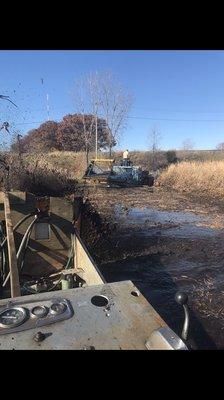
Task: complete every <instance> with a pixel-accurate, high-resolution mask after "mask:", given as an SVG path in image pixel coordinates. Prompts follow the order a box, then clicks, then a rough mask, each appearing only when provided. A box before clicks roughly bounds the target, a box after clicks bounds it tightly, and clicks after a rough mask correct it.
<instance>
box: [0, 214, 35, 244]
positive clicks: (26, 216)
mask: <svg viewBox="0 0 224 400" xmlns="http://www.w3.org/2000/svg"><path fill="white" fill-rule="evenodd" d="M34 214H35V212H32V213H29V214H27V215H25V217H23V218H22V219H21V220H20V221H18V222H17V224H16V225H15V226H14V227H13V231H15V230H16V229H17V228H18V227H19V226H20V225H21V224H22V223H23V222H25V221H26V220H27V219H28V218H30V217H32V215H34ZM6 242H7V237H6V238H5V239H4V240H3V241H2V243H0V248H2V247H3V246H4V245H5V243H6Z"/></svg>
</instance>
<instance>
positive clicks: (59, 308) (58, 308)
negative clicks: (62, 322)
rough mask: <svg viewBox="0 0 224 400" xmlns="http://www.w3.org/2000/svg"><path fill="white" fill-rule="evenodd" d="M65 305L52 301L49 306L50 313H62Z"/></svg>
mask: <svg viewBox="0 0 224 400" xmlns="http://www.w3.org/2000/svg"><path fill="white" fill-rule="evenodd" d="M66 308H67V306H66V305H65V304H64V303H53V304H52V306H51V313H52V314H62V313H63V312H64V311H65V310H66Z"/></svg>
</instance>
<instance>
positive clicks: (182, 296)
mask: <svg viewBox="0 0 224 400" xmlns="http://www.w3.org/2000/svg"><path fill="white" fill-rule="evenodd" d="M175 300H176V302H177V303H178V304H180V305H181V306H183V308H184V325H183V329H182V333H181V338H182V339H183V340H187V337H188V331H189V322H190V315H189V307H188V304H187V303H188V295H187V293H185V292H177V293H176V295H175Z"/></svg>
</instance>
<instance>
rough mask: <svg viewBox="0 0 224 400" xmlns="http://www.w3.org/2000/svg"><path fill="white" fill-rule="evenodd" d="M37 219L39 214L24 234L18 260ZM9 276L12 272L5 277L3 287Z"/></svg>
mask: <svg viewBox="0 0 224 400" xmlns="http://www.w3.org/2000/svg"><path fill="white" fill-rule="evenodd" d="M36 220H37V216H35V218H34V220H33V221H32V222H31V224H30V225H29V226H28V228H27V230H26V232H25V234H24V236H23V239H22V241H21V243H20V246H19V250H18V252H17V254H16V258H17V260H18V259H19V257H20V254H21V252H22V250H23V246H24V244H25V243H26V240H27V237H28V235H29V232H30V231H31V229H32V228H33V225H34V224H35V222H36ZM9 278H10V272H9V273H8V275H7V277H6V279H5V280H4V282H3V285H2V286H3V287H4V286H5V285H6V283H7V282H8V280H9Z"/></svg>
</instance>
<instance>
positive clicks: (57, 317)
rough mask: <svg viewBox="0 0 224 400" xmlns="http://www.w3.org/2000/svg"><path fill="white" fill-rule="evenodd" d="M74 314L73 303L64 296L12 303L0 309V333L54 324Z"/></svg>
mask: <svg viewBox="0 0 224 400" xmlns="http://www.w3.org/2000/svg"><path fill="white" fill-rule="evenodd" d="M73 314H74V312H73V308H72V306H71V303H70V302H69V301H68V300H66V299H64V298H58V299H53V300H52V299H49V300H42V301H36V302H34V301H33V302H27V303H24V302H21V304H18V303H16V305H13V303H11V304H8V305H7V307H5V308H4V309H1V310H0V335H3V334H6V333H13V332H20V331H24V330H27V329H33V328H37V327H41V326H44V325H49V324H53V323H55V322H58V321H62V320H65V319H68V318H71V317H72V316H73Z"/></svg>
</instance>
